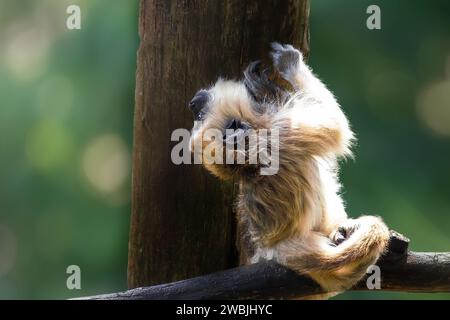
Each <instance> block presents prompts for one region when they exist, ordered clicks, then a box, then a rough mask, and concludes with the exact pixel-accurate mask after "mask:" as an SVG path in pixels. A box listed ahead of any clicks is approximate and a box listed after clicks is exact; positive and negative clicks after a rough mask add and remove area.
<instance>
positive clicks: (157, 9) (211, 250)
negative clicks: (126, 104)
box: [128, 0, 309, 288]
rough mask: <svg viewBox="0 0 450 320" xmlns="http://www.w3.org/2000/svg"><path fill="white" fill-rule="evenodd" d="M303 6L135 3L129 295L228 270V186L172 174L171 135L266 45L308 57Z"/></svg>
mask: <svg viewBox="0 0 450 320" xmlns="http://www.w3.org/2000/svg"><path fill="white" fill-rule="evenodd" d="M308 15H309V2H308V0H265V1H260V0H208V1H206V0H142V1H141V5H140V21H139V34H140V38H141V44H140V48H139V51H138V56H137V72H136V107H135V118H134V146H133V191H132V192H133V195H132V216H131V228H130V241H129V258H128V285H129V287H130V288H134V287H138V286H148V285H154V284H158V283H165V282H171V281H176V280H180V279H186V278H191V277H194V276H198V275H202V274H207V273H211V272H214V271H217V270H222V269H226V268H229V267H233V266H235V265H236V264H237V254H236V249H235V244H234V243H235V233H236V232H235V218H234V215H233V211H232V202H233V193H234V190H233V189H234V186H233V184H232V183H228V184H224V183H220V182H219V181H218V180H216V179H215V178H214V177H212V176H210V175H209V174H208V173H207V172H205V171H204V170H203V169H202V168H201V167H200V166H199V165H179V166H177V165H174V164H173V163H172V161H171V157H170V154H171V149H172V147H173V146H174V145H175V144H176V143H177V142H171V139H170V138H171V133H172V131H173V130H175V129H177V128H188V129H190V128H191V127H192V123H193V119H192V115H191V114H190V112H189V110H188V108H187V107H186V105H187V102H188V101H189V100H190V98H191V97H192V96H193V95H194V93H195V92H196V91H197V90H198V89H199V88H201V87H206V86H208V85H210V84H211V83H213V82H214V81H215V80H216V78H217V77H218V76H222V77H227V78H240V77H241V74H242V71H243V68H244V67H245V66H246V65H247V64H248V63H249V62H250V61H252V60H256V59H259V58H261V57H263V56H266V55H267V51H268V49H269V44H270V42H272V41H279V42H283V43H286V42H287V43H292V44H294V45H295V46H297V47H298V48H301V49H302V51H303V52H304V53H305V54H306V55H307V54H308V43H309V28H308Z"/></svg>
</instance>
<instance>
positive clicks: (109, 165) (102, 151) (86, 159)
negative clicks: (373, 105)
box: [82, 134, 130, 194]
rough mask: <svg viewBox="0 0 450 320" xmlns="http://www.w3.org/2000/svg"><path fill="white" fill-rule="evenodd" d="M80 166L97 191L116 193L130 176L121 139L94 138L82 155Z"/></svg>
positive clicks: (128, 164) (107, 136) (127, 154)
mask: <svg viewBox="0 0 450 320" xmlns="http://www.w3.org/2000/svg"><path fill="white" fill-rule="evenodd" d="M82 166H83V171H84V174H85V175H86V178H87V179H88V181H89V182H90V183H91V184H92V186H94V187H95V188H96V189H97V190H98V191H100V192H102V193H106V194H112V193H114V192H115V191H118V190H119V189H120V187H121V186H122V185H123V184H124V182H125V181H126V180H127V178H128V177H129V174H130V168H129V166H130V155H129V151H128V148H127V146H126V144H125V142H124V141H123V139H122V138H121V137H119V136H118V135H116V134H106V135H102V136H99V137H96V138H94V139H93V140H92V141H91V142H90V143H89V144H88V146H87V147H86V150H85V151H84V154H83V159H82Z"/></svg>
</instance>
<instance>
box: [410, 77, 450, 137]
mask: <svg viewBox="0 0 450 320" xmlns="http://www.w3.org/2000/svg"><path fill="white" fill-rule="evenodd" d="M417 113H418V116H419V118H420V120H421V121H423V123H424V124H425V125H426V126H427V127H428V128H429V129H431V130H432V131H433V132H434V133H436V134H438V135H442V136H450V81H443V82H437V83H435V84H433V85H431V86H429V87H428V88H426V89H424V90H423V91H422V92H420V93H419V95H418V97H417Z"/></svg>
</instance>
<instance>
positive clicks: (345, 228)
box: [330, 219, 359, 246]
mask: <svg viewBox="0 0 450 320" xmlns="http://www.w3.org/2000/svg"><path fill="white" fill-rule="evenodd" d="M358 228H359V224H358V223H357V222H356V221H355V220H353V219H349V220H347V221H346V222H345V223H344V224H342V225H341V226H339V227H338V228H337V229H336V230H335V231H333V232H332V233H331V235H330V239H331V242H332V243H333V244H334V245H336V246H338V245H340V244H341V243H342V242H344V241H345V240H347V239H348V238H350V236H351V235H352V234H353V232H355V230H357V229H358Z"/></svg>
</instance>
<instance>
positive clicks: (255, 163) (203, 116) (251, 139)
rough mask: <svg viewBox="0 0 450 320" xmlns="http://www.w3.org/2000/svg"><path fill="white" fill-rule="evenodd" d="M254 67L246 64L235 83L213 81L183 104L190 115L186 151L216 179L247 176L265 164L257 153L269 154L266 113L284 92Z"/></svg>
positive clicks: (273, 110)
mask: <svg viewBox="0 0 450 320" xmlns="http://www.w3.org/2000/svg"><path fill="white" fill-rule="evenodd" d="M260 66H261V64H260V63H259V62H253V63H251V64H250V65H249V66H248V68H247V69H246V71H245V72H244V79H243V80H241V81H226V80H222V79H219V80H218V81H217V82H216V83H215V84H214V85H213V86H212V87H210V88H208V89H201V90H199V91H198V92H197V93H196V94H195V96H194V97H193V98H192V100H191V101H190V102H189V109H190V110H191V111H192V113H193V114H194V126H193V129H192V134H191V139H190V148H191V151H192V152H193V153H194V156H195V157H198V159H201V161H202V164H203V165H204V166H205V167H206V168H207V169H208V170H209V171H210V172H211V173H213V174H214V175H216V176H218V177H219V178H222V179H230V178H232V177H246V178H252V177H255V176H257V175H259V173H260V169H261V167H264V166H267V165H268V163H267V157H266V158H264V157H261V152H262V151H263V152H266V154H267V152H269V153H270V145H268V144H267V139H269V138H270V135H271V123H272V117H273V115H274V114H275V113H276V111H277V108H278V106H279V105H280V103H281V102H282V101H283V100H284V99H285V98H286V97H287V92H286V91H285V90H283V89H281V87H280V86H278V85H277V84H276V83H275V82H274V81H272V80H270V79H269V75H268V71H266V70H264V71H261V70H260V69H261V68H260ZM263 142H264V145H262V143H263ZM267 149H269V150H267Z"/></svg>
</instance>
